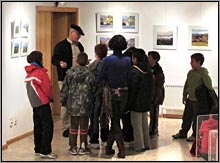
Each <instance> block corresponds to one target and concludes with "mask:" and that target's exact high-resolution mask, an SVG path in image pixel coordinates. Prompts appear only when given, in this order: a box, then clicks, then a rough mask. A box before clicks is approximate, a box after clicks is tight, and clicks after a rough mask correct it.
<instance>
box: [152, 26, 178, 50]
mask: <svg viewBox="0 0 220 163" xmlns="http://www.w3.org/2000/svg"><path fill="white" fill-rule="evenodd" d="M153 28H154V29H153V31H154V32H153V35H154V37H153V39H154V40H153V43H154V49H176V42H177V27H173V26H163V25H155V26H154V27H153Z"/></svg>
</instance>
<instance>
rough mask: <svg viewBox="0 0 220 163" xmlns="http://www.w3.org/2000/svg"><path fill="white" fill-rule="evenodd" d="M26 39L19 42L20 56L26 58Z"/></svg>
mask: <svg viewBox="0 0 220 163" xmlns="http://www.w3.org/2000/svg"><path fill="white" fill-rule="evenodd" d="M28 43H29V41H28V39H22V41H21V56H27V55H28Z"/></svg>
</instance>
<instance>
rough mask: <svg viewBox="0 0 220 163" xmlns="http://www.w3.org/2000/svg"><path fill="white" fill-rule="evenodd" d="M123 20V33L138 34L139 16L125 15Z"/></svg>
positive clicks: (133, 14)
mask: <svg viewBox="0 0 220 163" xmlns="http://www.w3.org/2000/svg"><path fill="white" fill-rule="evenodd" d="M120 19H121V32H131V33H138V29H139V14H137V13H123V14H121V16H120Z"/></svg>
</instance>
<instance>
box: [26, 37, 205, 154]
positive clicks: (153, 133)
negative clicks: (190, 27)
mask: <svg viewBox="0 0 220 163" xmlns="http://www.w3.org/2000/svg"><path fill="white" fill-rule="evenodd" d="M109 48H110V49H112V50H113V54H112V55H110V56H107V51H108V48H107V46H106V45H105V44H98V45H96V46H95V57H96V60H95V61H94V62H93V63H91V64H89V61H88V55H87V54H86V53H85V52H80V53H79V54H78V55H77V59H76V62H77V65H76V66H73V67H71V68H70V69H69V70H68V71H67V73H66V76H65V79H64V83H63V86H62V89H61V95H60V97H61V104H62V106H65V107H66V109H67V111H68V113H69V115H70V117H71V118H70V122H71V123H70V129H69V134H70V136H69V146H70V148H69V152H70V153H71V154H72V155H76V154H86V153H89V152H91V151H90V148H89V145H88V144H89V143H88V142H87V138H88V137H87V136H88V131H89V129H90V132H89V137H90V144H91V145H90V147H92V148H98V147H99V143H100V142H99V130H100V131H101V134H100V135H101V141H102V142H103V143H106V147H105V148H106V155H112V154H114V153H115V150H114V149H113V148H112V145H113V143H114V141H116V143H117V146H118V149H119V153H118V157H119V158H125V147H124V140H125V141H128V142H131V141H133V144H134V147H133V149H134V150H135V151H137V152H143V151H145V150H149V149H150V137H157V136H158V135H159V132H158V115H159V105H160V104H162V103H163V100H164V86H163V84H164V80H165V79H164V74H163V71H162V68H161V67H160V65H159V64H158V61H159V60H160V55H159V53H158V52H156V51H150V52H149V53H148V56H147V55H146V53H145V51H144V50H143V49H139V48H130V49H128V50H127V51H126V52H125V53H124V54H123V53H122V51H123V50H125V49H126V48H127V42H126V40H125V38H124V37H123V36H122V35H115V36H114V37H113V38H112V39H111V40H110V41H109ZM200 55H202V54H200ZM27 61H28V63H30V65H29V66H26V67H25V69H26V71H27V74H28V75H27V77H26V80H25V81H26V83H27V92H28V97H29V100H30V103H31V105H32V107H33V109H34V139H35V153H36V154H38V153H40V155H41V157H44V158H56V157H57V155H56V154H54V153H52V150H51V141H52V136H53V120H52V115H51V111H50V105H49V103H50V102H52V101H53V95H52V89H51V84H50V80H49V77H48V75H47V74H46V69H45V68H43V63H42V53H41V52H38V51H33V52H31V53H30V55H29V56H28V57H27ZM195 61H197V60H195ZM199 64H200V65H202V64H201V62H199ZM192 68H193V67H192ZM195 71H196V70H195ZM198 78H199V76H198ZM187 81H188V80H187ZM188 84H189V85H190V83H188ZM185 87H186V88H185ZM185 87H184V88H185V89H184V90H185V91H188V90H189V91H191V90H192V89H188V85H187V86H185ZM189 88H191V87H189ZM188 93H190V92H188ZM36 97H37V98H36ZM190 97H191V96H190ZM184 98H186V96H185V94H184ZM39 107H40V108H41V109H39ZM44 110H45V111H44ZM43 111H44V113H43ZM41 112H42V113H41ZM46 112H47V113H46ZM148 112H150V125H149V126H148V119H147V117H148ZM35 117H36V118H35ZM121 118H122V119H123V120H122V123H123V129H121V125H120V119H121ZM89 121H90V122H89ZM127 124H128V125H127ZM89 125H90V126H89ZM99 126H100V127H101V129H99ZM78 130H80V131H79V132H78ZM129 131H132V132H129ZM41 133H45V134H41ZM78 133H79V135H80V144H79V146H77V136H78ZM42 142H43V143H42ZM78 147H79V149H78Z"/></svg>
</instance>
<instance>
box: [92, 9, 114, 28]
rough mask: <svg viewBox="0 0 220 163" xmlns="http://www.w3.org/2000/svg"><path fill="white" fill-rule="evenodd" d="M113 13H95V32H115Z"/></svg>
mask: <svg viewBox="0 0 220 163" xmlns="http://www.w3.org/2000/svg"><path fill="white" fill-rule="evenodd" d="M114 19H115V18H114V14H113V13H96V28H97V32H112V31H115V22H114V21H115V20H114Z"/></svg>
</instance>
